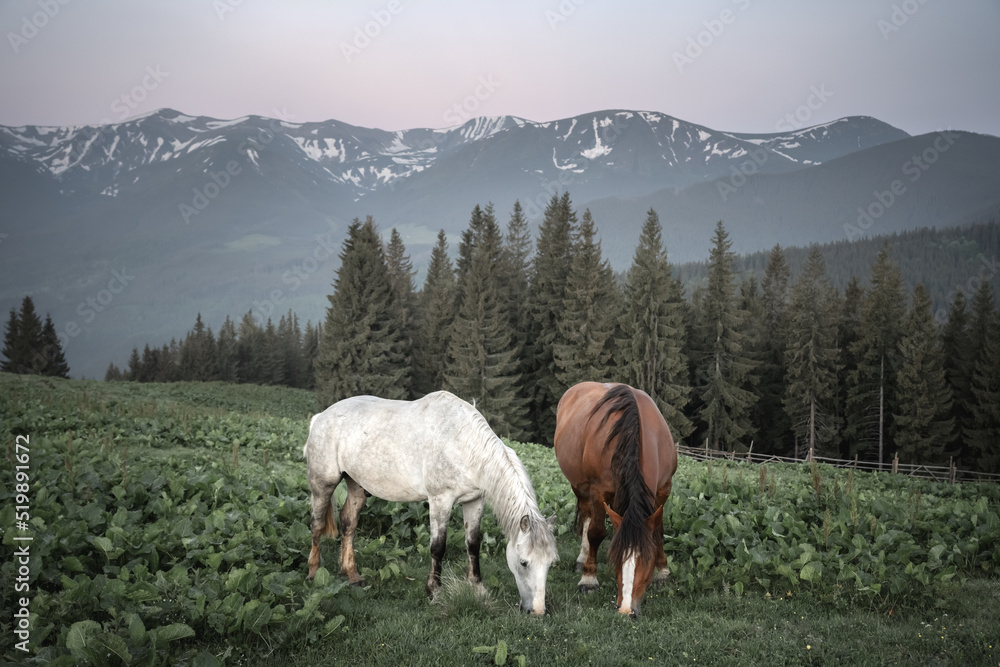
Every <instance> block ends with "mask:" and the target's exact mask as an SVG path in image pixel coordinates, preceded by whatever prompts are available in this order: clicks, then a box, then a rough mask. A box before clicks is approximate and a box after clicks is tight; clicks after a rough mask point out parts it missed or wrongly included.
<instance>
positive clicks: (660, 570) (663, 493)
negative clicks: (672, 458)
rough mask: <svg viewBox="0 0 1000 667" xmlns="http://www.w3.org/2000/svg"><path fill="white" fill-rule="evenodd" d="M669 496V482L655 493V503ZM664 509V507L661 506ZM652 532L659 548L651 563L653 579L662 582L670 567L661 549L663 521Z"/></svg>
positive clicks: (660, 503)
mask: <svg viewBox="0 0 1000 667" xmlns="http://www.w3.org/2000/svg"><path fill="white" fill-rule="evenodd" d="M669 496H670V484H669V483H668V484H667V486H665V487H663V488H662V489H660V490H659V491H657V493H656V503H657V505H662V504H663V503H665V502H666V500H667V498H668V497H669ZM663 509H664V511H666V509H667V508H666V507H664V508H663ZM653 534H654V535H656V539H657V540H659V541H658V542H657V544H659V545H660V548H659V549H657V550H656V561H655V562H654V564H653V567H654V569H653V581H654V582H663V581H666V580H667V577H669V576H670V568H669V567H667V554H666V553H665V552H664V551H663V522H662V521H661V522H660V524H659V525H658V526H656V527H655V528H654V529H653Z"/></svg>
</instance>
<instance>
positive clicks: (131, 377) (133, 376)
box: [124, 347, 142, 382]
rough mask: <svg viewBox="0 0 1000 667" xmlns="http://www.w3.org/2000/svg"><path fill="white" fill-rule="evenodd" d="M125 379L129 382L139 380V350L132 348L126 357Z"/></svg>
mask: <svg viewBox="0 0 1000 667" xmlns="http://www.w3.org/2000/svg"><path fill="white" fill-rule="evenodd" d="M124 375H125V379H126V380H128V381H129V382H141V381H142V380H141V379H140V378H141V376H142V359H141V358H140V357H139V350H138V349H137V348H134V347H133V348H132V354H131V355H129V358H128V371H126V372H125V374H124Z"/></svg>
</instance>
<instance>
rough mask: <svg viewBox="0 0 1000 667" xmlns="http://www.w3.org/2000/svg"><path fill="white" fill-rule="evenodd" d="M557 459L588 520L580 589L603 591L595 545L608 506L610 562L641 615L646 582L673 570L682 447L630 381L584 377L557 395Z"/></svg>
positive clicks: (630, 610)
mask: <svg viewBox="0 0 1000 667" xmlns="http://www.w3.org/2000/svg"><path fill="white" fill-rule="evenodd" d="M555 450H556V458H557V459H558V460H559V467H560V468H562V471H563V474H564V475H566V479H568V480H569V483H570V485H571V486H572V487H573V493H575V494H576V499H577V515H578V520H579V519H582V526H581V527H580V532H581V534H582V540H581V544H580V556H579V557H578V558H577V559H576V562H577V569H578V571H582V572H583V576H582V577H581V578H580V584H579V588H580V591H581V592H584V593H590V592H593V591H594V590H596V589H597V586H598V584H597V550H598V549H599V548H600V546H601V542H602V541H603V540H604V536H605V535H606V530H605V527H604V517H605V510H607V514H608V515H610V516H611V523H612V524H613V525H614V529H615V532H614V535H613V537H612V538H611V546H610V548H609V550H608V560H609V561H610V563H611V567H612V568H613V570H614V572H615V576H616V578H617V580H618V599H617V601H616V603H615V605H616V607H617V609H618V611H619V612H621V613H623V614H630V615H636V614H638V612H639V605H640V602H641V601H642V596H643V595H644V594H645V592H646V587H647V586H648V585H649V582H650V581H651V580H653V579H654V578H655V579H657V580H660V579H665V578H666V577H667V575H668V574H670V572H669V570H668V569H667V557H666V555H665V554H664V553H663V503H664V502H665V501H666V500H667V497H668V496H669V495H670V480H671V477H673V474H674V471H675V470H677V448H676V447H675V446H674V439H673V438H672V437H671V435H670V429H669V428H668V427H667V423H666V422H665V421H664V420H663V416H662V415H661V414H660V411H659V410H658V409H657V407H656V404H655V403H653V400H652V399H651V398H650V397H649V396H648V395H647V394H646V393H645V392H643V391H640V390H638V389H633V388H632V387H629V386H628V385H625V384H610V383H609V384H602V383H598V382H581V383H580V384H578V385H575V386H573V387H570V388H569V389H568V390H567V391H566V393H565V394H563V397H562V398H561V399H560V400H559V408H558V411H557V413H556V434H555ZM578 526H579V524H578Z"/></svg>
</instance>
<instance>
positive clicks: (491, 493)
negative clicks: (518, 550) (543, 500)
mask: <svg viewBox="0 0 1000 667" xmlns="http://www.w3.org/2000/svg"><path fill="white" fill-rule="evenodd" d="M470 419H471V421H472V424H471V426H472V428H471V430H470V431H468V432H467V435H468V440H467V441H468V443H469V448H470V454H471V456H472V457H473V459H474V460H476V461H479V462H480V463H481V465H482V484H483V491H484V492H485V493H486V499H487V500H489V502H490V505H491V506H492V507H493V514H494V515H495V516H496V518H497V521H498V522H499V524H500V527H501V529H502V530H503V533H504V535H506V536H507V538H508V539H511V538H513V537H514V536H515V535H517V531H519V530H520V529H521V528H520V521H521V517H523V516H525V515H527V516H528V520H529V522H530V524H531V526H530V528H529V530H528V536H529V537H528V541H529V549H531V550H532V551H534V550H535V549H536V548H540V549H543V550H545V551H546V552H548V553H553V554H554V553H555V551H556V545H555V538H554V537H553V536H552V532H551V531H550V530H547V529H546V521H545V517H543V516H542V513H541V511H540V510H539V509H538V501H537V499H536V498H535V489H534V487H533V486H532V485H531V478H529V477H528V472H527V470H525V469H524V464H522V463H521V459H519V458H517V455H516V454H515V453H514V451H513V450H512V449H510V448H509V447H507V445H505V444H503V441H501V440H500V438H499V437H497V435H496V434H495V433H494V432H493V429H491V428H490V425H489V423H487V421H486V418H485V417H483V416H482V414H480V412H479V411H478V410H475V409H472V410H470Z"/></svg>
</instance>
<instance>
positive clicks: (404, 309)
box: [385, 227, 416, 398]
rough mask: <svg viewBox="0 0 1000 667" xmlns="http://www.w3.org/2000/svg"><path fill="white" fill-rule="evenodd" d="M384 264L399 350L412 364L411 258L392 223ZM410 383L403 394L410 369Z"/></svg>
mask: <svg viewBox="0 0 1000 667" xmlns="http://www.w3.org/2000/svg"><path fill="white" fill-rule="evenodd" d="M385 259H386V267H387V268H388V270H389V284H390V285H391V288H392V295H393V301H394V302H395V304H396V306H395V307H396V308H397V309H398V310H399V315H398V317H399V320H400V327H401V328H400V344H401V347H402V354H403V356H404V357H405V359H406V362H405V363H406V365H407V366H409V367H410V368H411V369H412V367H413V334H412V332H413V329H414V318H415V317H416V295H415V294H414V287H413V276H414V275H415V274H416V271H414V270H413V262H411V261H410V256H409V255H407V254H406V246H405V245H404V244H403V238H402V237H401V236H400V235H399V232H398V231H396V228H395V227H393V228H392V230H391V231H390V233H389V243H387V244H386V247H385ZM407 377H408V379H409V381H410V383H411V384H410V385H409V386H407V387H405V390H406V397H407V398H413V395H414V392H413V386H412V382H413V373H412V372H411V373H410V374H409V375H408V376H407Z"/></svg>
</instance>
